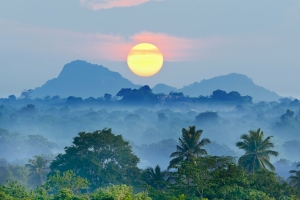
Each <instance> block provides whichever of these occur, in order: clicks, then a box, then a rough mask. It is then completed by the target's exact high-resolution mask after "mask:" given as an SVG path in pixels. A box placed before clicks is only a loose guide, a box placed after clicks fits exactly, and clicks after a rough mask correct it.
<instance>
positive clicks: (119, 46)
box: [0, 20, 228, 62]
mask: <svg viewBox="0 0 300 200" xmlns="http://www.w3.org/2000/svg"><path fill="white" fill-rule="evenodd" d="M0 26H1V27H2V28H3V29H2V30H3V31H2V33H1V34H2V39H0V42H3V47H5V49H6V50H9V49H10V50H12V51H15V50H17V49H20V48H23V49H28V50H29V51H31V52H38V53H42V52H44V53H49V54H59V56H61V55H63V56H67V57H73V58H76V59H77V58H78V59H79V58H80V59H87V60H89V59H98V60H104V61H122V62H126V60H127V55H128V53H129V51H130V50H131V48H132V47H133V46H135V45H137V44H139V43H151V44H153V45H155V46H157V47H158V48H159V49H160V51H161V52H162V54H163V56H164V60H165V61H172V62H177V61H195V60H203V59H206V58H209V57H210V56H212V55H213V51H214V49H218V48H220V47H221V46H224V44H226V43H227V42H228V41H227V40H226V39H224V38H219V37H209V38H204V39H201V38H192V39H190V38H184V37H177V36H173V35H168V34H164V33H151V32H141V33H137V34H135V35H133V36H130V37H124V36H121V35H109V34H94V33H83V32H73V31H68V30H61V29H52V28H45V27H38V26H33V25H27V24H22V23H18V22H13V21H3V20H2V21H0ZM7 38H10V39H7ZM24 38H27V39H26V40H24ZM0 50H1V47H0ZM3 50H4V49H3Z"/></svg>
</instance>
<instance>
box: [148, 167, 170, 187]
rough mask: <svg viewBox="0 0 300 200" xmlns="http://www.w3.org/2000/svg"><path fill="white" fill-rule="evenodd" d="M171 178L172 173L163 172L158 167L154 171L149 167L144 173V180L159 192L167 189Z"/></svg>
mask: <svg viewBox="0 0 300 200" xmlns="http://www.w3.org/2000/svg"><path fill="white" fill-rule="evenodd" d="M169 176H170V173H169V172H168V171H161V169H160V167H159V166H158V165H157V166H156V167H155V168H154V169H153V168H152V167H149V168H147V169H146V170H144V171H143V173H142V179H143V180H144V181H145V182H146V183H147V184H148V185H150V186H152V187H153V188H155V189H157V190H163V189H164V188H165V187H166V185H167V179H168V178H169Z"/></svg>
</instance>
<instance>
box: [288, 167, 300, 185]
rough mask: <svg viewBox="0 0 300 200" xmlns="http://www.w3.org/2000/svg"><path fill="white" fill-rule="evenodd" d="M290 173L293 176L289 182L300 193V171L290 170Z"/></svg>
mask: <svg viewBox="0 0 300 200" xmlns="http://www.w3.org/2000/svg"><path fill="white" fill-rule="evenodd" d="M297 167H300V164H298V165H297ZM290 173H291V174H292V175H291V176H290V177H289V178H288V181H289V183H290V184H291V185H292V186H293V187H294V188H295V189H296V190H298V191H300V170H299V171H297V170H290Z"/></svg>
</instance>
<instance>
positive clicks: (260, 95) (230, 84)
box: [179, 73, 280, 101]
mask: <svg viewBox="0 0 300 200" xmlns="http://www.w3.org/2000/svg"><path fill="white" fill-rule="evenodd" d="M218 89H220V90H224V91H226V92H231V91H237V92H239V93H240V94H241V95H249V96H251V97H253V99H254V100H255V101H274V100H278V99H279V98H280V96H279V95H278V94H276V93H275V92H271V91H269V90H267V89H265V88H263V87H261V86H258V85H256V84H255V83H254V82H253V81H252V79H251V78H249V77H248V76H246V75H243V74H238V73H231V74H228V75H222V76H217V77H213V78H211V79H207V80H202V81H200V82H195V83H193V84H190V85H188V86H185V87H183V88H182V89H180V90H179V91H180V92H183V93H184V94H185V95H189V96H199V95H203V96H207V95H210V94H212V92H213V91H215V90H218Z"/></svg>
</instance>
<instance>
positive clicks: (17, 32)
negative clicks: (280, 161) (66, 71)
mask: <svg viewBox="0 0 300 200" xmlns="http://www.w3.org/2000/svg"><path fill="white" fill-rule="evenodd" d="M299 36H300V1H299V0H293V1H290V0H286V1H279V0H264V1H258V0H254V1H241V0H226V1H224V0H214V1H210V0H51V1H37V0H35V1H33V0H26V1H16V0H9V1H1V3H0V96H1V97H7V96H8V95H10V94H17V95H19V93H20V92H21V91H22V90H23V89H30V88H31V89H34V88H35V87H38V86H41V85H42V84H44V83H45V82H46V81H47V80H49V79H52V78H55V77H57V76H58V74H59V72H60V71H61V69H62V67H63V65H65V64H66V63H68V62H71V61H73V60H78V59H80V60H86V61H88V62H91V63H95V64H100V65H104V66H105V67H107V68H109V69H111V70H113V71H118V72H120V73H121V74H122V75H123V76H124V77H126V78H128V79H130V80H131V81H132V82H133V83H138V84H148V85H150V86H154V85H155V84H157V83H165V84H168V85H171V86H175V87H182V86H183V85H187V84H190V83H193V82H195V81H197V82H198V81H201V80H202V79H208V78H211V77H214V76H218V75H225V74H228V73H232V72H236V73H242V74H245V75H247V76H249V77H250V78H252V79H253V81H254V82H255V83H256V84H258V85H261V86H263V87H265V88H267V89H270V90H272V91H275V92H277V93H278V94H280V95H283V96H294V97H298V98H299V97H300V89H299V85H300V39H299ZM140 42H149V43H152V44H154V45H156V46H157V47H158V48H159V49H160V50H161V52H162V53H163V55H164V58H165V61H166V62H165V64H164V67H163V69H162V70H161V72H160V73H159V74H157V75H155V76H153V77H150V78H141V77H137V76H135V75H134V74H132V73H131V72H130V70H129V69H128V67H127V64H126V57H127V54H128V52H129V51H130V49H131V48H132V47H133V46H134V45H135V44H138V43H140Z"/></svg>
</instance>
